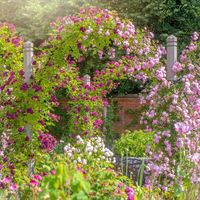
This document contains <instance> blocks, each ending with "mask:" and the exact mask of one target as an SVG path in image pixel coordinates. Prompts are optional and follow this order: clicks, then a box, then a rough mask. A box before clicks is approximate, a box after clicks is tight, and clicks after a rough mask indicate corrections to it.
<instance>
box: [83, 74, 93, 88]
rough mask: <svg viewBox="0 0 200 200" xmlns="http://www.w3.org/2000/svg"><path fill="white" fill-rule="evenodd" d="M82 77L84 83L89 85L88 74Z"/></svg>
mask: <svg viewBox="0 0 200 200" xmlns="http://www.w3.org/2000/svg"><path fill="white" fill-rule="evenodd" d="M83 79H84V83H85V84H86V85H89V86H90V79H91V78H90V76H89V75H88V74H86V75H85V76H84V77H83Z"/></svg>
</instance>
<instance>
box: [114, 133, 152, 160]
mask: <svg viewBox="0 0 200 200" xmlns="http://www.w3.org/2000/svg"><path fill="white" fill-rule="evenodd" d="M152 143H153V133H152V132H148V133H145V132H143V131H142V130H140V131H134V132H131V131H126V132H125V134H123V135H122V136H121V138H119V139H118V140H116V142H115V144H114V151H115V153H116V154H117V155H123V156H124V155H127V156H131V157H143V156H145V149H146V146H147V145H151V144H152Z"/></svg>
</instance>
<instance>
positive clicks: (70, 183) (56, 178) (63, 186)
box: [38, 163, 90, 200]
mask: <svg viewBox="0 0 200 200" xmlns="http://www.w3.org/2000/svg"><path fill="white" fill-rule="evenodd" d="M55 171H56V174H55V175H53V174H50V175H48V176H46V177H44V178H43V180H42V183H41V189H42V192H40V193H39V195H38V198H39V199H52V200H57V199H74V200H76V199H77V200H78V199H84V200H87V199H89V197H88V194H89V192H90V184H89V182H88V181H86V180H85V179H84V177H83V174H82V173H81V172H78V171H77V170H75V168H74V167H72V166H71V167H70V166H69V165H68V166H67V165H66V163H59V164H58V166H57V167H56V169H55Z"/></svg>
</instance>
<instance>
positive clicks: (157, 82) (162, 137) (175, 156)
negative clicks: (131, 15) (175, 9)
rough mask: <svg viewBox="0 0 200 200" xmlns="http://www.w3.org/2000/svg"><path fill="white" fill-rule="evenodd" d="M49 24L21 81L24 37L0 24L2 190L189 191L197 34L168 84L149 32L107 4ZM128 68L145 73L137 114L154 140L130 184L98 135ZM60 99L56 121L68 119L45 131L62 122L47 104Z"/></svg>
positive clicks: (31, 194)
mask: <svg viewBox="0 0 200 200" xmlns="http://www.w3.org/2000/svg"><path fill="white" fill-rule="evenodd" d="M51 28H52V29H51V32H50V36H49V38H48V40H47V41H46V42H44V43H43V44H42V45H41V47H40V49H38V51H37V52H36V54H35V56H34V60H33V63H32V64H33V75H32V76H31V78H30V82H24V73H25V72H24V70H23V48H22V45H23V44H24V41H23V38H20V37H18V35H17V33H16V31H15V29H14V27H13V25H10V24H6V23H1V24H0V36H1V37H0V44H1V57H0V63H1V66H0V67H1V70H0V76H1V79H0V106H1V113H0V116H1V118H0V120H1V125H0V133H1V143H0V145H1V151H0V175H1V177H0V188H1V193H2V198H14V199H17V198H18V199H129V200H134V199H145V198H149V199H177V198H178V199H187V198H188V196H187V195H190V197H192V198H193V199H195V198H196V197H198V195H199V194H198V187H199V177H198V174H199V165H198V164H199V114H200V113H199V94H200V93H199V88H200V87H199V80H198V77H199V66H198V62H199V57H198V51H199V42H198V33H194V35H193V38H192V40H193V42H192V43H191V44H190V46H188V47H187V49H186V50H184V51H183V53H182V55H181V62H180V63H176V64H175V65H174V66H173V70H174V71H175V72H176V73H177V83H176V84H174V83H173V82H170V81H167V80H166V72H165V58H164V57H163V55H164V54H165V49H164V48H163V47H161V46H158V45H157V44H156V43H155V42H154V41H153V40H152V38H153V34H152V33H150V32H148V31H146V30H139V29H136V28H135V26H134V25H133V24H132V23H131V22H130V21H127V20H121V19H120V18H119V17H118V16H117V14H116V13H115V12H110V11H108V10H102V9H99V8H87V9H81V10H80V13H79V14H78V15H76V16H67V17H64V18H59V19H58V20H57V21H55V22H52V23H51ZM196 51H197V52H196ZM93 62H94V63H97V65H96V67H95V68H90V67H89V68H88V70H89V71H90V73H91V74H92V77H91V82H90V84H88V83H86V82H85V81H84V79H83V75H84V73H85V71H84V70H83V69H82V67H83V66H84V65H85V66H87V65H89V63H93ZM127 77H128V78H129V77H131V78H134V79H135V80H136V81H137V80H138V81H139V82H140V83H142V84H145V83H147V81H148V80H149V79H151V81H152V84H151V87H152V88H150V92H149V93H148V94H147V96H146V97H141V101H142V102H145V101H149V103H150V106H149V110H147V111H146V113H145V114H144V117H143V119H142V121H143V123H144V124H145V125H146V126H147V127H146V128H147V131H152V132H153V133H155V135H154V137H155V138H154V143H155V144H152V145H151V147H148V146H147V149H146V155H148V156H149V157H150V158H153V162H150V163H149V165H148V169H149V170H150V172H151V174H152V177H150V178H149V179H148V180H147V182H146V186H147V188H141V187H139V186H138V187H137V186H133V185H132V183H131V182H130V180H128V179H127V178H125V177H123V176H122V175H121V174H119V173H116V172H115V171H114V170H113V163H114V162H115V158H114V157H113V153H112V152H111V151H110V150H109V149H108V148H106V146H105V144H104V138H105V136H104V133H103V131H102V125H103V116H102V109H103V107H104V106H107V105H108V101H107V100H106V96H107V94H109V93H110V92H111V90H112V89H113V88H115V87H117V85H118V84H117V83H118V82H119V81H121V80H124V79H127ZM58 94H59V95H60V96H58ZM59 98H60V99H59ZM60 100H62V102H61V101H60ZM63 101H64V103H65V104H64V105H65V107H64V109H63V112H66V116H67V120H66V121H62V123H64V126H65V127H67V128H66V129H63V130H62V133H54V132H50V131H53V130H56V129H53V128H52V127H54V126H61V125H62V124H61V123H60V124H59V120H60V116H59V115H58V113H56V107H58V106H59V105H60V104H61V103H63ZM189 102H193V104H192V105H191V104H189ZM27 130H31V135H30V134H27ZM146 134H148V133H146ZM55 136H56V137H57V138H59V140H57V139H56V138H55ZM60 139H61V140H60ZM30 165H31V166H30ZM33 166H34V167H33ZM176 166H178V167H177V168H176ZM171 179H173V181H172V180H171ZM187 192H188V193H187Z"/></svg>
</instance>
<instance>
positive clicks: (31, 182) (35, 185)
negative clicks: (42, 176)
mask: <svg viewBox="0 0 200 200" xmlns="http://www.w3.org/2000/svg"><path fill="white" fill-rule="evenodd" d="M30 185H31V186H34V187H37V186H38V185H39V183H38V182H37V181H36V180H30Z"/></svg>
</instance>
